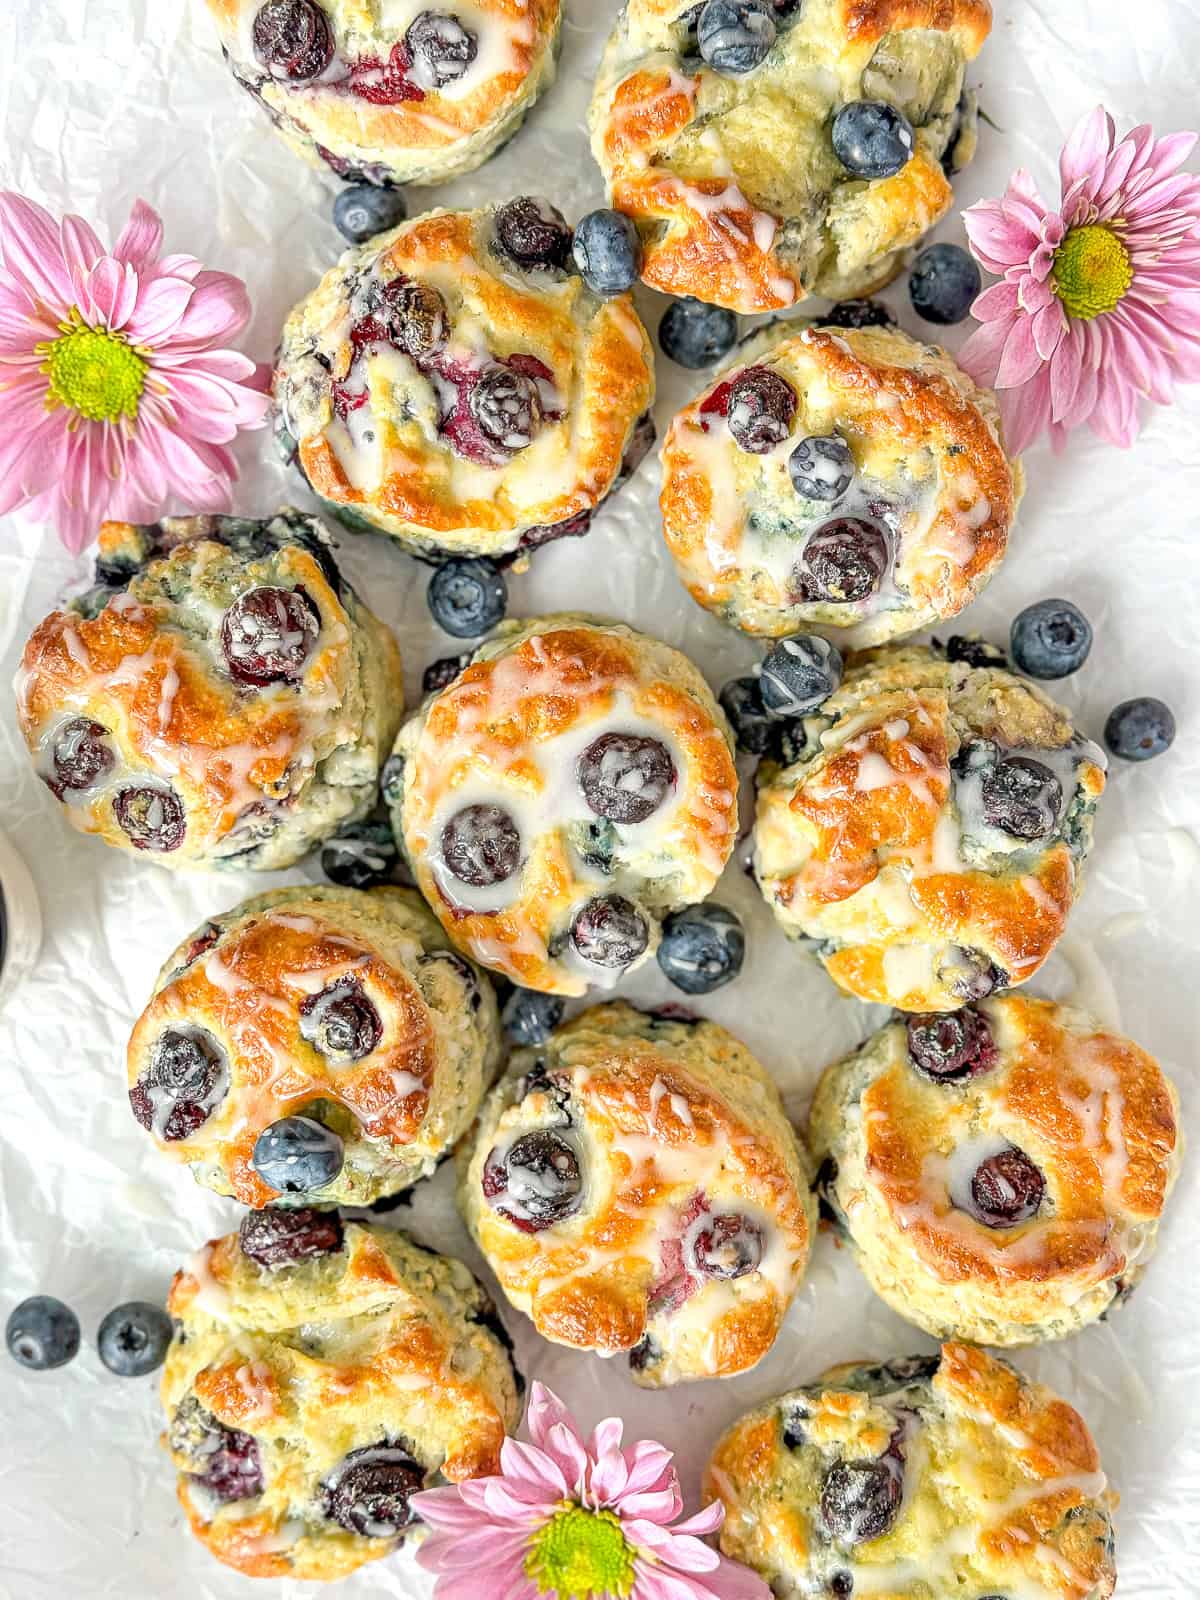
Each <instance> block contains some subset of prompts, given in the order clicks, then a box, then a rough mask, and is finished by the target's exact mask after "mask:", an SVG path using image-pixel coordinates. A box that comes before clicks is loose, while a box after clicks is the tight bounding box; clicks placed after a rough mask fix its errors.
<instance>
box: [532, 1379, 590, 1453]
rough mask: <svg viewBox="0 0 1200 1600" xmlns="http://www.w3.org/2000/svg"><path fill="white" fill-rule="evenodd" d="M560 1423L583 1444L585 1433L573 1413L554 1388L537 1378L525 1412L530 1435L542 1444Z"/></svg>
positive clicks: (535, 1441)
mask: <svg viewBox="0 0 1200 1600" xmlns="http://www.w3.org/2000/svg"><path fill="white" fill-rule="evenodd" d="M559 1423H560V1424H561V1425H562V1426H563V1427H564V1428H568V1429H569V1430H570V1431H571V1432H572V1433H573V1434H574V1435H575V1437H576V1439H577V1440H578V1442H579V1444H580V1445H581V1446H582V1444H583V1435H582V1434H581V1433H580V1432H579V1429H578V1428H577V1427H576V1426H575V1419H574V1418H573V1417H572V1416H571V1413H570V1412H569V1411H568V1410H567V1408H566V1406H565V1405H563V1403H562V1401H561V1400H560V1399H559V1398H558V1396H557V1395H556V1394H555V1393H554V1391H553V1389H547V1387H546V1385H545V1384H544V1383H538V1382H537V1380H536V1379H535V1380H534V1384H533V1387H532V1388H531V1389H530V1391H529V1405H528V1407H527V1409H526V1413H525V1425H526V1427H527V1428H528V1429H529V1437H530V1438H531V1439H532V1440H533V1442H534V1444H536V1445H541V1444H542V1443H543V1441H544V1440H545V1438H546V1436H547V1434H548V1433H549V1432H550V1429H551V1428H553V1427H554V1426H555V1425H556V1424H559Z"/></svg>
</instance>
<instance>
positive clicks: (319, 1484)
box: [162, 1210, 520, 1579]
mask: <svg viewBox="0 0 1200 1600" xmlns="http://www.w3.org/2000/svg"><path fill="white" fill-rule="evenodd" d="M167 1308H168V1310H169V1311H170V1312H171V1315H172V1316H173V1317H174V1318H175V1319H176V1320H175V1328H176V1332H175V1337H174V1339H173V1340H172V1342H171V1348H170V1350H169V1352H168V1354H167V1361H166V1366H165V1368H164V1371H163V1379H162V1403H163V1408H164V1410H165V1412H166V1420H167V1426H166V1432H165V1434H164V1435H163V1443H164V1444H165V1446H166V1448H167V1449H168V1450H169V1452H170V1454H171V1459H172V1461H173V1462H174V1464H175V1467H176V1470H177V1472H178V1474H179V1478H178V1492H179V1500H180V1503H181V1505H182V1506H183V1509H184V1512H185V1514H186V1516H187V1519H188V1522H189V1523H190V1524H191V1529H192V1532H193V1533H194V1534H195V1535H196V1537H197V1538H198V1539H200V1540H201V1541H202V1542H203V1543H204V1544H205V1545H207V1546H208V1548H209V1550H211V1551H212V1553H213V1555H215V1556H216V1557H217V1559H218V1560H219V1561H223V1562H225V1563H226V1565H227V1566H231V1567H236V1568H237V1569H238V1571H239V1572H244V1573H246V1574H247V1575H248V1576H249V1577H255V1578H320V1579H325V1578H341V1577H344V1576H345V1575H346V1574H347V1573H350V1572H353V1571H354V1570H355V1568H357V1567H360V1566H362V1565H363V1563H364V1562H367V1561H377V1560H379V1559H380V1558H381V1557H383V1556H387V1555H390V1554H391V1553H392V1552H393V1551H394V1550H396V1549H397V1548H398V1546H400V1545H401V1544H403V1543H404V1541H405V1539H406V1538H408V1537H410V1536H411V1535H412V1534H413V1532H414V1531H416V1528H417V1526H419V1525H418V1519H417V1515H416V1512H415V1511H414V1509H413V1508H412V1507H411V1506H410V1504H409V1497H410V1495H412V1494H415V1493H416V1492H417V1491H419V1490H421V1489H424V1488H432V1487H434V1486H435V1485H438V1484H444V1483H461V1482H463V1481H464V1480H465V1479H467V1478H476V1477H482V1476H485V1475H487V1474H489V1473H494V1472H497V1471H499V1461H500V1446H501V1444H502V1442H503V1440H504V1435H505V1432H506V1431H508V1430H511V1429H515V1427H516V1425H517V1421H518V1419H519V1417H520V1403H519V1387H518V1385H519V1384H520V1378H519V1376H518V1375H517V1374H516V1373H515V1372H514V1370H513V1367H512V1364H511V1362H510V1361H509V1358H508V1354H507V1351H506V1344H507V1335H505V1334H504V1330H503V1327H502V1326H501V1324H500V1323H499V1322H498V1320H497V1318H496V1314H495V1309H494V1307H493V1306H492V1304H491V1302H490V1301H489V1300H488V1297H487V1296H486V1295H485V1294H484V1292H483V1290H482V1289H481V1288H480V1286H479V1284H477V1283H476V1281H475V1279H474V1278H473V1277H472V1276H471V1274H470V1273H469V1272H468V1271H467V1269H466V1267H464V1266H463V1265H462V1263H461V1262H459V1261H453V1260H451V1259H449V1258H448V1257H445V1256H439V1255H435V1254H434V1253H433V1252H432V1251H429V1250H423V1249H421V1248H420V1247H419V1246H417V1245H415V1244H413V1243H412V1242H411V1241H410V1240H409V1239H407V1238H406V1237H405V1236H404V1234H402V1233H393V1232H388V1231H385V1230H383V1229H381V1228H372V1227H365V1226H362V1225H360V1224H358V1223H353V1222H347V1223H345V1224H343V1223H342V1221H341V1220H340V1218H339V1217H338V1214H337V1212H336V1211H324V1212H323V1211H313V1210H306V1211H291V1212H278V1211H252V1212H250V1213H249V1214H248V1215H247V1216H246V1217H245V1218H244V1219H243V1222H242V1226H241V1230H240V1232H239V1233H231V1234H227V1235H226V1236H225V1237H224V1238H223V1239H213V1240H212V1241H210V1243H208V1244H207V1245H205V1246H204V1248H203V1249H202V1250H199V1251H197V1252H196V1254H195V1255H194V1256H193V1257H192V1259H191V1260H190V1261H189V1262H188V1263H187V1265H186V1266H185V1267H184V1268H183V1269H182V1270H181V1271H180V1272H177V1273H176V1274H175V1282H174V1284H173V1285H172V1288H171V1293H170V1297H169V1299H168V1301H167ZM493 1327H494V1328H495V1329H496V1330H497V1331H496V1332H493V1331H492V1329H493ZM497 1334H499V1337H498V1336H497Z"/></svg>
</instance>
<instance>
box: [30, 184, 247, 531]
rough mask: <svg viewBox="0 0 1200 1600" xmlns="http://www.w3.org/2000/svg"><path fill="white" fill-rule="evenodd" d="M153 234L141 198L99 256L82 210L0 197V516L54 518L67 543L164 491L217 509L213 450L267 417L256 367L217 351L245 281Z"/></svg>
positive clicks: (146, 508)
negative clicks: (68, 211) (58, 217)
mask: <svg viewBox="0 0 1200 1600" xmlns="http://www.w3.org/2000/svg"><path fill="white" fill-rule="evenodd" d="M162 239H163V227H162V219H161V218H160V217H159V216H158V214H157V213H156V212H155V211H153V210H152V209H151V208H150V206H148V205H147V204H146V203H145V202H144V201H142V200H138V201H135V203H134V206H133V210H132V212H131V214H130V218H129V221H128V223H127V224H126V225H125V228H124V230H123V231H122V233H121V236H120V238H119V239H118V240H117V242H116V244H114V245H113V247H112V249H111V250H106V249H105V247H104V245H103V244H102V243H101V242H100V240H99V238H98V237H97V235H96V233H95V232H94V231H93V229H92V228H91V227H90V226H89V225H88V223H86V222H85V221H84V219H83V218H82V217H76V216H67V217H64V218H63V219H62V221H61V222H56V221H55V219H54V218H53V217H52V216H51V215H50V213H49V212H48V211H45V210H43V208H42V207H41V206H39V205H35V204H34V202H33V201H32V200H28V199H26V198H25V197H24V196H23V195H19V194H13V193H10V192H4V193H0V406H2V407H3V413H4V429H3V435H2V437H0V514H3V513H5V512H8V511H15V510H18V509H23V510H24V512H25V513H26V515H27V516H29V517H30V518H31V519H34V520H42V521H46V522H52V523H53V524H54V525H55V527H56V528H57V529H58V532H59V535H60V537H61V538H62V541H63V543H64V544H65V545H66V546H67V548H68V549H69V550H71V551H79V550H82V549H83V547H84V545H86V544H87V543H88V542H89V541H90V540H91V539H92V538H94V536H95V534H96V531H97V529H98V528H99V526H100V523H101V522H102V521H103V520H104V519H105V518H106V517H108V518H114V519H116V520H118V521H124V522H151V521H153V520H154V518H155V517H156V516H158V515H159V513H160V512H161V511H162V510H164V509H165V503H166V502H167V501H168V500H170V499H176V500H178V501H179V502H180V503H181V505H182V506H183V507H184V509H186V510H187V511H189V512H191V511H226V510H228V509H229V508H230V493H229V488H230V484H231V482H232V481H233V480H234V479H235V478H236V477H237V466H236V463H235V462H234V459H233V456H232V455H231V454H230V452H229V451H228V450H227V449H226V448H225V447H226V446H227V445H228V444H229V443H230V441H231V440H232V439H233V438H234V437H235V435H236V434H237V432H238V430H239V429H241V428H256V427H258V426H260V425H261V424H262V422H263V421H264V420H265V417H266V412H267V404H268V401H267V396H266V394H265V392H264V390H265V385H266V378H267V372H266V370H265V369H263V370H261V371H260V369H258V368H256V366H255V364H254V362H253V361H251V360H249V359H248V357H246V356H244V355H241V354H239V353H238V352H237V351H236V350H229V349H226V348H224V341H226V340H228V339H230V338H232V337H233V336H234V335H236V334H238V333H240V332H241V330H242V329H243V328H244V327H245V326H246V323H247V322H248V321H249V319H250V301H249V299H248V297H247V294H246V289H245V285H244V284H243V283H242V281H241V279H240V278H235V277H233V276H231V275H230V274H229V273H227V272H210V271H208V270H207V269H206V268H205V267H204V266H203V264H202V263H201V262H199V261H197V260H196V259H195V258H194V257H193V256H187V255H161V254H160V251H161V248H162Z"/></svg>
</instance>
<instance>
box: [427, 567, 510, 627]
mask: <svg viewBox="0 0 1200 1600" xmlns="http://www.w3.org/2000/svg"><path fill="white" fill-rule="evenodd" d="M425 598H426V603H427V604H428V606H429V610H430V612H431V613H432V616H433V620H434V621H435V622H436V623H437V625H438V627H439V628H441V629H442V631H443V632H444V633H449V634H451V635H453V637H454V638H455V639H476V638H478V637H479V635H480V634H483V633H487V632H488V631H489V630H490V629H491V628H494V627H495V626H496V624H497V623H498V622H501V621H503V618H504V613H505V612H506V611H507V610H508V585H507V584H506V583H505V581H504V575H503V573H501V571H500V570H499V568H498V567H497V566H496V565H495V563H494V562H491V561H486V560H484V558H483V557H482V556H455V557H454V558H453V559H452V560H450V561H447V562H445V563H444V564H443V565H442V566H440V567H439V568H438V569H437V571H436V572H435V573H434V575H433V577H432V578H430V580H429V588H428V590H427V591H426V595H425Z"/></svg>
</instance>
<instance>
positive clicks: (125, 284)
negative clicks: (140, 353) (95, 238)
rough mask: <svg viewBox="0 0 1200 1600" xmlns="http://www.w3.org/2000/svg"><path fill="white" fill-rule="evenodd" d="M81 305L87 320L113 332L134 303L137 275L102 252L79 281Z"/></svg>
mask: <svg viewBox="0 0 1200 1600" xmlns="http://www.w3.org/2000/svg"><path fill="white" fill-rule="evenodd" d="M82 291H83V292H82V294H81V296H80V298H81V301H84V302H86V304H83V305H81V309H82V310H83V312H84V314H85V315H86V316H87V318H88V320H89V321H90V322H95V323H99V324H102V325H103V326H104V327H107V328H111V329H112V330H113V331H114V332H116V331H118V330H120V329H121V328H123V327H124V326H125V324H126V322H127V321H128V320H129V315H130V313H131V312H132V310H133V308H134V306H135V305H136V303H137V294H138V278H137V273H136V272H134V270H133V268H132V267H130V266H126V265H125V263H124V262H121V261H118V260H117V259H116V258H115V257H114V256H102V257H101V258H100V260H99V261H97V262H96V264H95V266H94V267H93V268H92V269H91V271H90V272H89V273H88V276H87V279H86V281H85V283H84V284H83V285H82Z"/></svg>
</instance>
